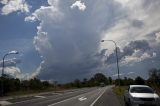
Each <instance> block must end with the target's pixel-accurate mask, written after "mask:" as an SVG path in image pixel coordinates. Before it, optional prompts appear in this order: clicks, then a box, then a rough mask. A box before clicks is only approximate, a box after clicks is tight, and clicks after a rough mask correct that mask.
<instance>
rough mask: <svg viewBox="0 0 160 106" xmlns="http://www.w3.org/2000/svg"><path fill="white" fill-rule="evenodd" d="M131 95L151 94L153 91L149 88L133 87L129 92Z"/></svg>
mask: <svg viewBox="0 0 160 106" xmlns="http://www.w3.org/2000/svg"><path fill="white" fill-rule="evenodd" d="M130 92H131V93H153V90H152V89H151V88H149V87H133V88H131V90H130Z"/></svg>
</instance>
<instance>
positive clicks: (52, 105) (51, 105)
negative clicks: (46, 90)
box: [48, 90, 95, 106]
mask: <svg viewBox="0 0 160 106" xmlns="http://www.w3.org/2000/svg"><path fill="white" fill-rule="evenodd" d="M94 91H95V90H93V91H91V92H87V93H84V94H90V93H92V92H94ZM84 94H80V95H77V96H74V97H71V98H68V99H65V100H62V101H59V102H56V103H53V104H50V105H48V106H54V105H57V104H59V103H63V102H65V101H68V100H71V99H75V98H79V97H82V96H83V95H84Z"/></svg>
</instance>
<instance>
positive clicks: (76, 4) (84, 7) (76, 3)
mask: <svg viewBox="0 0 160 106" xmlns="http://www.w3.org/2000/svg"><path fill="white" fill-rule="evenodd" d="M76 7H77V8H78V9H79V10H82V11H84V10H85V9H86V6H85V4H84V3H82V2H81V1H76V2H75V3H73V4H72V5H71V6H70V8H71V9H73V8H76Z"/></svg>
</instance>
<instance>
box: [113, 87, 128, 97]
mask: <svg viewBox="0 0 160 106" xmlns="http://www.w3.org/2000/svg"><path fill="white" fill-rule="evenodd" d="M126 89H127V87H126V86H120V87H118V86H117V87H114V88H113V91H114V93H115V94H116V95H118V96H123V95H124V92H125V90H126Z"/></svg>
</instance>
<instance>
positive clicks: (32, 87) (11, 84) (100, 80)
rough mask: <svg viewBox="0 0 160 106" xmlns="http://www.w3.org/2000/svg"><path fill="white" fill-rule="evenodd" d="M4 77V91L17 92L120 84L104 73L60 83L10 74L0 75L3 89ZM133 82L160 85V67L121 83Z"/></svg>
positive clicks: (122, 80)
mask: <svg viewBox="0 0 160 106" xmlns="http://www.w3.org/2000/svg"><path fill="white" fill-rule="evenodd" d="M2 78H3V88H4V93H5V94H7V93H10V92H17V91H24V92H26V91H36V92H37V91H39V92H41V91H43V90H47V89H50V90H59V89H70V88H82V87H94V86H104V85H110V84H115V85H118V79H115V80H113V79H112V78H111V77H106V76H105V75H104V74H102V73H96V74H95V75H93V76H92V77H91V78H89V79H87V78H84V79H83V80H79V79H76V80H74V81H72V82H70V83H65V84H58V83H57V82H55V83H49V82H48V81H41V80H40V79H38V78H32V79H29V80H20V79H18V78H11V77H10V76H8V75H4V76H3V77H0V89H2V84H1V83H2ZM132 84H141V85H143V84H147V85H150V86H154V87H159V86H160V69H151V70H149V78H148V79H147V80H145V79H143V78H142V77H140V76H137V77H136V78H135V79H132V78H127V77H124V78H121V79H120V85H121V86H127V85H132Z"/></svg>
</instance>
